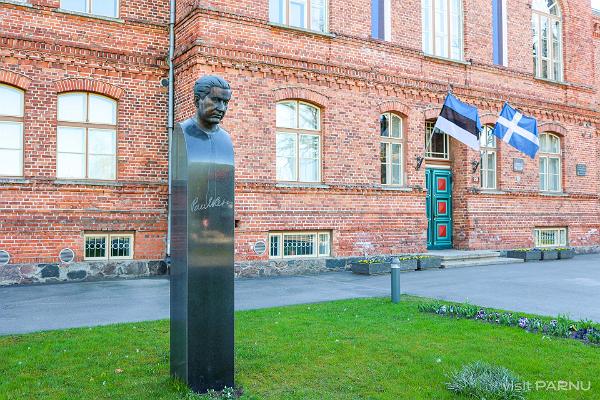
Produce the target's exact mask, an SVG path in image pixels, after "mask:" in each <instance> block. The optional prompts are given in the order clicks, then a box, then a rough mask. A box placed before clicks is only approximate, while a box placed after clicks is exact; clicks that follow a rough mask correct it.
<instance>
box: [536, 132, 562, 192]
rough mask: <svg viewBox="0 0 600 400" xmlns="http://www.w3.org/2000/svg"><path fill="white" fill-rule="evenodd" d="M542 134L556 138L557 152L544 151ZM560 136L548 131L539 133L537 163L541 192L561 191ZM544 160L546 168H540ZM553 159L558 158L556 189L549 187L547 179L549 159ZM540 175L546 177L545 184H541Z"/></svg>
mask: <svg viewBox="0 0 600 400" xmlns="http://www.w3.org/2000/svg"><path fill="white" fill-rule="evenodd" d="M544 136H548V138H549V139H550V138H553V137H554V138H556V139H557V141H558V153H552V152H550V151H544V149H543V142H544ZM560 139H561V138H560V136H558V135H555V134H552V133H550V132H543V133H542V134H540V151H539V153H538V154H539V163H538V169H539V175H540V176H539V180H540V191H542V192H550V193H559V192H562V143H561V140H560ZM544 159H545V160H546V161H545V164H546V168H545V170H542V160H544ZM552 159H555V160H558V178H557V179H558V184H557V189H556V190H551V189H549V187H550V185H549V180H548V177H549V176H550V160H552ZM542 175H543V176H545V177H546V179H545V181H544V182H545V186H543V185H542Z"/></svg>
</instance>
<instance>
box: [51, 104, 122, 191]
mask: <svg viewBox="0 0 600 400" xmlns="http://www.w3.org/2000/svg"><path fill="white" fill-rule="evenodd" d="M116 125H117V103H116V102H115V101H114V100H112V99H109V98H108V97H104V96H100V95H97V94H92V93H67V94H62V95H60V96H58V132H57V155H56V176H57V177H58V178H82V179H101V180H114V179H116V160H117V158H116V154H117V151H116V150H117V127H116Z"/></svg>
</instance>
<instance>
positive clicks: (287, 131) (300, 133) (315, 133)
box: [275, 100, 323, 183]
mask: <svg viewBox="0 0 600 400" xmlns="http://www.w3.org/2000/svg"><path fill="white" fill-rule="evenodd" d="M290 102H295V103H296V128H284V127H276V134H275V142H276V143H275V146H276V147H277V140H278V138H279V135H296V139H295V145H296V149H295V153H294V155H295V166H294V168H295V170H294V171H295V174H294V175H295V177H296V179H293V180H280V179H279V178H278V175H279V174H278V171H277V162H276V164H275V169H276V171H275V176H276V179H277V181H279V182H306V183H319V182H321V179H322V178H321V177H322V168H323V166H322V163H323V154H322V153H323V146H322V142H323V140H322V130H321V109H320V108H319V107H317V106H315V105H314V104H311V103H308V102H305V101H301V100H284V101H280V102H278V103H290ZM300 104H304V105H307V106H309V107H311V108H314V109H315V110H317V129H316V130H312V129H300V128H299V123H300ZM275 112H276V113H277V110H276V111H275ZM276 125H277V124H276ZM304 136H307V137H316V138H317V139H318V145H319V149H318V151H317V155H318V157H319V158H318V160H317V178H316V180H314V181H312V180H301V179H300V161H301V160H300V139H301V137H304ZM275 158H276V159H277V154H275Z"/></svg>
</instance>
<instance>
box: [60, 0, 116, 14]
mask: <svg viewBox="0 0 600 400" xmlns="http://www.w3.org/2000/svg"><path fill="white" fill-rule="evenodd" d="M84 1H85V11H79V10H72V9H70V8H66V7H63V2H62V0H61V2H60V8H61V10H68V11H73V12H79V13H84V14H89V15H96V16H99V17H106V18H119V14H120V8H121V4H120V3H121V2H120V0H114V2H115V11H116V13H115V15H102V14H94V13H93V12H92V9H93V4H94V2H95V1H100V2H103V1H109V0H84Z"/></svg>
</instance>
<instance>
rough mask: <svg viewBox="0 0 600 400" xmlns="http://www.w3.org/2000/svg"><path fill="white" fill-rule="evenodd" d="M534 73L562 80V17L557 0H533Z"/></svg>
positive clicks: (538, 75) (539, 76)
mask: <svg viewBox="0 0 600 400" xmlns="http://www.w3.org/2000/svg"><path fill="white" fill-rule="evenodd" d="M531 8H532V10H533V11H532V13H531V29H532V33H533V39H532V42H533V73H534V74H535V76H537V77H538V78H544V79H551V80H554V81H562V79H563V68H562V22H561V21H562V19H561V13H560V8H559V6H558V3H557V2H556V0H533V3H532V4H531Z"/></svg>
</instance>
